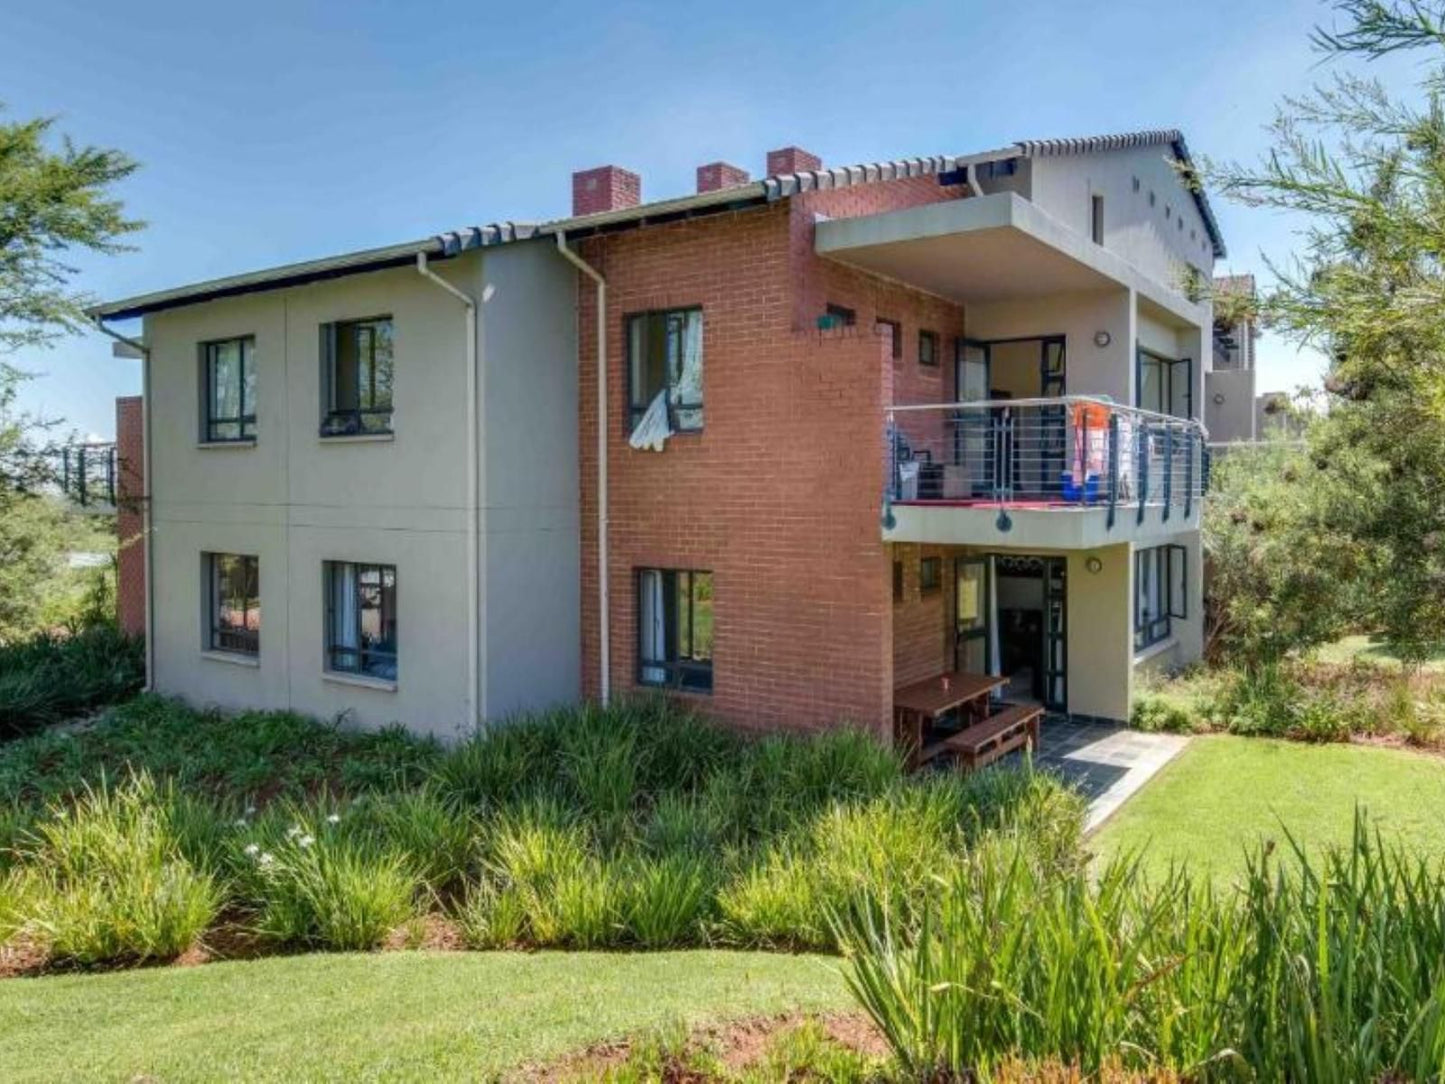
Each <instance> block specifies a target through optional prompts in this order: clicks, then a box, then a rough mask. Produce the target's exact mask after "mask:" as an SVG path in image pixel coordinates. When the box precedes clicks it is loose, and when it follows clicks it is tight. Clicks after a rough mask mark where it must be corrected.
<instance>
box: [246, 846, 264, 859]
mask: <svg viewBox="0 0 1445 1084" xmlns="http://www.w3.org/2000/svg"><path fill="white" fill-rule="evenodd" d="M260 853H261V845H260V844H259V843H248V844H246V856H247V857H248V858H255V857H256V856H257V855H258V854H260Z"/></svg>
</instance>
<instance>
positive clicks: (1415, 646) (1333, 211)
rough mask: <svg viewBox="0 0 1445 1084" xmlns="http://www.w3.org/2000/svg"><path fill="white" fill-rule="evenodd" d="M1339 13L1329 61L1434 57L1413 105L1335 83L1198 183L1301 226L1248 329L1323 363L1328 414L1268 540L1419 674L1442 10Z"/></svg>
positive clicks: (1444, 246)
mask: <svg viewBox="0 0 1445 1084" xmlns="http://www.w3.org/2000/svg"><path fill="white" fill-rule="evenodd" d="M1336 8H1337V10H1338V11H1339V12H1340V13H1341V14H1342V16H1343V17H1344V20H1345V22H1346V24H1347V26H1346V29H1344V30H1342V31H1334V30H1329V31H1327V30H1322V29H1321V30H1317V31H1316V33H1315V36H1314V40H1315V43H1316V45H1317V47H1318V48H1320V49H1322V50H1324V51H1325V52H1326V53H1327V54H1329V55H1330V56H1333V57H1336V58H1340V57H1362V58H1375V57H1379V56H1383V55H1385V54H1387V53H1391V52H1394V51H1396V50H1399V49H1428V50H1431V51H1432V52H1434V53H1436V54H1437V55H1436V56H1435V57H1432V60H1431V64H1430V66H1429V68H1428V70H1427V72H1426V77H1425V79H1424V81H1423V82H1422V84H1421V93H1422V101H1421V102H1420V103H1418V104H1409V103H1405V102H1400V101H1396V100H1393V99H1391V97H1390V96H1389V95H1388V94H1387V93H1386V92H1385V90H1384V89H1383V88H1382V87H1381V85H1380V84H1379V83H1378V82H1377V81H1374V80H1367V79H1363V78H1360V77H1358V76H1356V75H1354V74H1352V73H1338V74H1336V75H1335V77H1334V79H1333V80H1332V81H1331V82H1329V83H1328V84H1327V85H1324V86H1320V87H1317V88H1315V90H1314V91H1313V92H1312V93H1310V94H1309V95H1307V96H1305V97H1302V98H1294V99H1287V100H1286V102H1285V103H1284V105H1283V106H1282V108H1281V110H1280V112H1279V114H1278V116H1277V118H1276V120H1275V123H1274V125H1273V128H1272V132H1273V137H1274V146H1273V148H1272V150H1271V151H1270V153H1269V155H1268V157H1267V158H1265V159H1264V161H1263V162H1262V163H1260V164H1259V165H1258V166H1255V167H1253V168H1245V167H1241V166H1238V165H1227V166H1222V167H1210V168H1209V169H1208V170H1207V176H1209V177H1211V178H1212V179H1213V180H1214V182H1215V183H1216V184H1217V185H1218V186H1219V187H1221V188H1222V189H1223V191H1224V192H1225V193H1226V194H1227V195H1229V196H1231V197H1233V198H1235V199H1238V200H1241V201H1242V202H1244V203H1246V204H1250V205H1254V206H1264V207H1270V208H1274V209H1282V210H1286V211H1292V212H1298V213H1300V214H1302V215H1304V216H1305V217H1306V219H1307V221H1308V223H1309V225H1308V227H1307V229H1306V230H1305V231H1304V233H1303V237H1302V239H1303V251H1302V253H1301V254H1300V255H1299V256H1297V257H1296V258H1295V259H1294V260H1292V261H1291V262H1290V263H1289V264H1287V265H1280V264H1271V265H1270V266H1271V270H1273V271H1274V273H1275V275H1276V277H1277V280H1278V283H1277V286H1276V288H1274V289H1273V290H1272V291H1270V292H1269V293H1267V294H1266V295H1265V296H1264V298H1263V299H1262V301H1261V314H1262V316H1263V317H1264V318H1265V319H1266V320H1267V321H1269V323H1270V324H1271V325H1272V326H1273V327H1275V328H1276V329H1278V330H1281V331H1282V332H1284V333H1285V335H1286V336H1288V337H1291V338H1293V339H1295V340H1296V341H1297V342H1300V343H1302V344H1306V345H1310V346H1314V347H1317V348H1320V349H1322V350H1323V351H1324V352H1325V353H1326V356H1327V357H1329V358H1330V359H1331V360H1330V365H1329V371H1328V375H1327V378H1326V381H1325V387H1326V391H1327V392H1328V394H1329V398H1330V402H1329V409H1328V410H1327V411H1326V412H1325V414H1324V415H1323V416H1322V417H1321V418H1320V419H1318V420H1317V421H1316V422H1315V423H1314V424H1312V425H1311V426H1310V427H1309V430H1308V437H1307V440H1308V444H1307V449H1306V450H1305V452H1304V453H1303V454H1302V455H1301V456H1300V457H1298V461H1297V462H1295V463H1294V465H1293V467H1292V469H1293V470H1294V471H1295V472H1296V480H1295V488H1294V490H1293V491H1291V493H1290V495H1289V499H1288V501H1286V502H1283V503H1281V504H1279V505H1277V506H1276V508H1275V517H1274V523H1275V527H1274V528H1273V529H1275V530H1278V531H1279V532H1280V533H1281V535H1282V536H1288V537H1294V538H1295V539H1296V540H1298V541H1302V542H1304V543H1306V545H1305V547H1304V548H1303V549H1302V550H1301V555H1300V560H1301V561H1302V562H1305V561H1308V562H1322V566H1321V567H1323V568H1327V569H1332V570H1333V574H1334V575H1338V576H1347V577H1349V579H1348V580H1342V581H1340V587H1341V589H1342V590H1343V591H1344V592H1345V594H1346V595H1347V596H1348V599H1349V604H1350V606H1351V608H1352V609H1353V610H1354V611H1355V612H1354V614H1353V616H1354V618H1355V620H1357V621H1360V622H1362V623H1365V624H1366V625H1368V626H1370V627H1373V628H1376V629H1378V630H1380V631H1381V632H1383V633H1384V635H1385V636H1386V638H1387V639H1388V640H1389V641H1390V642H1391V644H1392V646H1393V647H1394V649H1395V650H1396V651H1398V652H1399V653H1400V654H1401V655H1402V656H1403V657H1404V658H1406V659H1407V660H1418V659H1420V658H1422V657H1423V656H1424V655H1425V654H1426V653H1427V652H1428V651H1429V650H1430V648H1431V645H1432V642H1438V641H1439V639H1440V638H1441V636H1442V634H1445V108H1442V102H1441V92H1442V90H1445V59H1442V58H1445V29H1442V27H1445V0H1406V2H1403V3H1384V2H1380V0H1342V2H1340V3H1338V4H1337V5H1336ZM1281 469H1282V468H1281ZM1270 529H1271V528H1269V527H1268V526H1266V532H1268V531H1269V530H1270ZM1310 531H1312V532H1315V534H1314V535H1313V536H1311V538H1312V541H1311V538H1303V537H1302V533H1303V532H1310ZM1302 574H1303V573H1302ZM1259 590H1260V592H1261V594H1260V595H1259V596H1258V597H1259V599H1260V600H1261V601H1263V602H1265V603H1269V604H1272V605H1274V606H1275V608H1276V609H1277V610H1279V609H1280V608H1281V607H1283V606H1284V604H1285V603H1286V602H1288V601H1289V600H1290V595H1289V593H1288V591H1287V590H1284V588H1283V587H1282V586H1281V584H1280V583H1279V582H1274V583H1264V584H1261V585H1259ZM1294 601H1295V602H1297V603H1300V604H1304V605H1310V604H1311V603H1310V601H1309V598H1308V597H1306V598H1303V599H1295V600H1294ZM1295 617H1296V619H1299V618H1300V617H1301V615H1295Z"/></svg>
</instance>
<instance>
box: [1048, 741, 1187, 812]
mask: <svg viewBox="0 0 1445 1084" xmlns="http://www.w3.org/2000/svg"><path fill="white" fill-rule="evenodd" d="M1187 744H1189V739H1188V737H1186V736H1184V735H1181V734H1146V733H1144V732H1143V731H1140V730H1130V729H1129V728H1128V727H1125V726H1112V725H1107V724H1103V723H1080V722H1074V721H1072V720H1069V719H1065V718H1062V717H1060V716H1049V717H1048V718H1046V719H1045V720H1044V725H1043V729H1042V731H1041V733H1040V736H1039V750H1038V752H1037V753H1036V754H1035V755H1034V763H1035V765H1037V766H1038V767H1040V768H1043V769H1046V770H1048V771H1051V772H1053V773H1055V774H1056V775H1058V776H1060V777H1061V778H1062V779H1063V780H1064V781H1065V782H1066V783H1068V784H1069V785H1070V786H1072V787H1074V788H1075V789H1076V790H1078V791H1079V792H1080V793H1081V794H1083V795H1084V797H1085V798H1087V799H1088V800H1089V815H1088V819H1087V821H1086V822H1085V831H1089V830H1092V829H1094V828H1096V827H1098V825H1100V824H1102V823H1103V822H1104V820H1105V819H1107V818H1108V817H1109V816H1110V815H1111V814H1112V813H1113V812H1114V811H1115V810H1116V809H1118V808H1119V807H1120V806H1121V805H1123V804H1124V802H1125V801H1127V800H1128V799H1129V797H1130V796H1132V795H1133V794H1134V792H1135V791H1137V790H1138V789H1139V788H1140V787H1142V786H1143V785H1144V784H1145V783H1147V782H1149V780H1150V779H1151V778H1153V776H1154V773H1155V772H1157V771H1158V770H1159V769H1160V768H1162V767H1164V765H1165V764H1167V763H1169V761H1171V760H1173V759H1174V757H1176V756H1178V754H1179V752H1180V750H1182V749H1183V748H1184V747H1185V746H1186V745H1187Z"/></svg>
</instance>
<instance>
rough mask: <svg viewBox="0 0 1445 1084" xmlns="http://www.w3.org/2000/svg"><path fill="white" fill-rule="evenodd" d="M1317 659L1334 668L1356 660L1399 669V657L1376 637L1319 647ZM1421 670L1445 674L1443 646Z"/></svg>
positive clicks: (1354, 639)
mask: <svg viewBox="0 0 1445 1084" xmlns="http://www.w3.org/2000/svg"><path fill="white" fill-rule="evenodd" d="M1317 657H1318V658H1319V660H1320V662H1324V663H1331V664H1333V665H1336V666H1348V665H1349V664H1350V663H1352V662H1354V661H1355V660H1356V659H1360V660H1362V661H1364V662H1372V663H1376V664H1378V665H1381V666H1385V667H1389V668H1391V669H1399V666H1400V659H1399V656H1397V655H1395V654H1394V653H1393V652H1391V651H1390V649H1389V647H1387V646H1386V645H1385V642H1384V641H1383V640H1381V639H1380V638H1379V637H1378V636H1346V637H1344V638H1342V639H1339V640H1336V641H1335V642H1334V643H1332V644H1326V645H1325V646H1324V647H1321V648H1320V649H1319V651H1318V652H1317ZM1421 669H1422V670H1424V671H1425V672H1426V673H1434V674H1445V644H1440V645H1438V646H1437V647H1435V648H1434V649H1433V650H1432V651H1431V652H1430V654H1429V655H1428V656H1427V657H1426V659H1425V661H1424V663H1423V664H1422V665H1421Z"/></svg>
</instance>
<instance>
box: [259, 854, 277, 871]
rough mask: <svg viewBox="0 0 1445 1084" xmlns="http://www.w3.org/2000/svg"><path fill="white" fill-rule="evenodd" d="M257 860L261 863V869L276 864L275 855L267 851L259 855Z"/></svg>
mask: <svg viewBox="0 0 1445 1084" xmlns="http://www.w3.org/2000/svg"><path fill="white" fill-rule="evenodd" d="M257 861H258V862H260V863H261V867H262V868H263V869H269V868H270V867H271V866H273V865H275V864H276V857H275V855H273V854H271V853H270V852H269V851H266V852H264V853H262V855H261V857H260V858H258V859H257Z"/></svg>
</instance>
